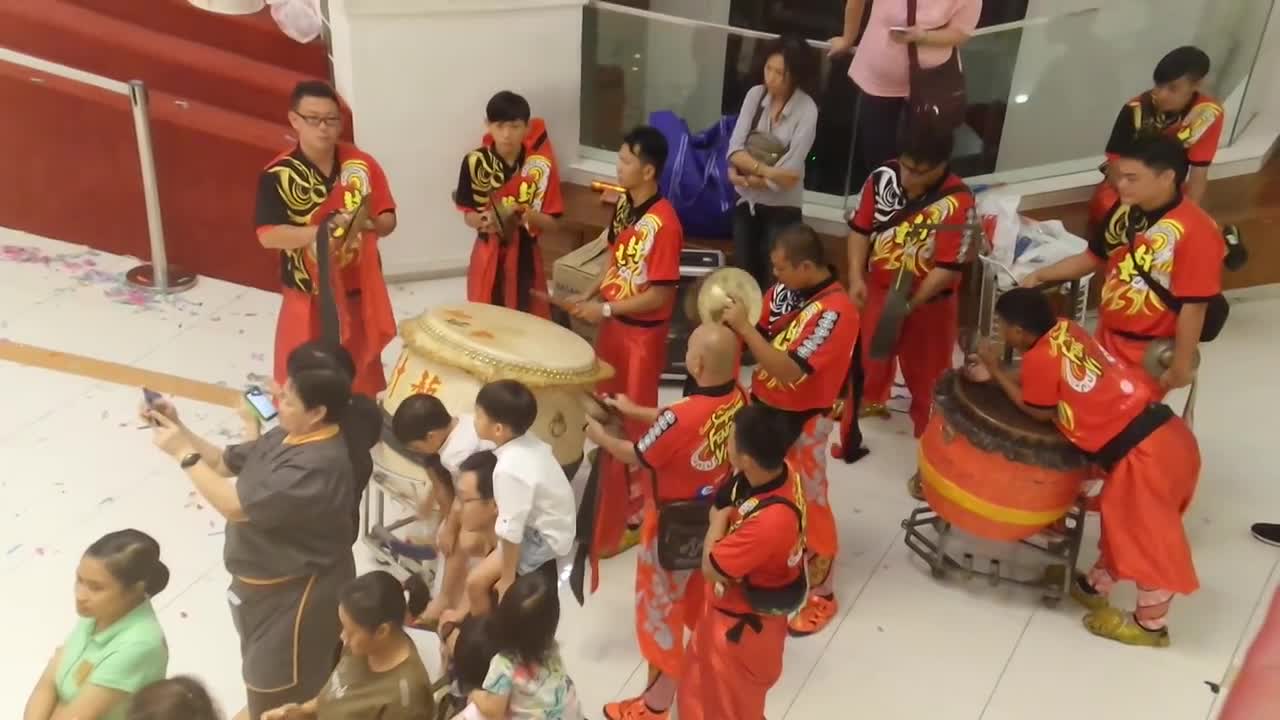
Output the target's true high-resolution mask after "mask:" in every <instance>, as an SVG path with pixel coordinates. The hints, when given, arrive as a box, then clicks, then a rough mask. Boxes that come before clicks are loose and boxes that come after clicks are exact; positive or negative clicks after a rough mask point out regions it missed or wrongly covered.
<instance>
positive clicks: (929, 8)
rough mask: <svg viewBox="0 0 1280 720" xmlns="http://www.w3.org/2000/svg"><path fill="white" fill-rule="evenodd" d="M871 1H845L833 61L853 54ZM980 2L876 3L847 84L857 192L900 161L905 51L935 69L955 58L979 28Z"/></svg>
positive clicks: (903, 0) (907, 83)
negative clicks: (853, 95) (854, 106)
mask: <svg viewBox="0 0 1280 720" xmlns="http://www.w3.org/2000/svg"><path fill="white" fill-rule="evenodd" d="M868 2H871V0H847V2H846V3H845V11H844V33H842V34H841V35H838V36H836V37H833V38H831V51H830V54H831V55H832V56H835V55H840V54H843V53H848V52H853V50H854V47H853V43H854V39H855V38H857V37H858V29H859V28H860V27H861V26H862V18H863V11H864V10H865V8H866V4H867V3H868ZM911 2H915V4H916V22H915V25H911V26H908V24H907V4H908V3H911ZM981 14H982V0H875V2H873V3H872V5H871V13H870V17H868V19H867V29H866V31H865V32H864V33H863V34H862V40H861V41H860V42H859V43H858V48H857V52H856V53H854V55H853V63H852V64H850V65H849V79H850V80H852V81H853V84H854V86H855V87H857V88H858V110H857V127H856V128H855V130H854V131H855V133H856V136H855V138H854V142H855V146H854V157H855V166H854V175H853V178H852V184H851V185H850V187H853V188H860V187H862V184H863V183H864V182H866V180H867V176H868V175H870V174H871V171H872V170H874V169H875V168H877V167H879V166H881V165H883V164H884V163H886V162H888V161H889V160H892V159H894V158H896V157H897V156H898V125H899V123H900V122H901V120H902V112H903V110H904V109H905V108H906V106H907V95H908V94H909V93H910V91H911V83H910V79H911V70H910V62H909V60H908V57H907V47H908V46H910V45H915V46H916V48H917V49H918V50H919V53H920V65H921V67H924V68H935V67H938V66H939V65H942V64H943V63H945V62H946V61H947V60H949V59H950V58H951V54H952V53H955V52H959V51H960V50H959V48H960V46H961V45H964V44H965V43H966V42H968V41H969V37H970V36H972V35H973V31H974V30H975V29H976V28H977V27H978V16H979V15H981Z"/></svg>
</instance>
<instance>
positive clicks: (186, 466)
mask: <svg viewBox="0 0 1280 720" xmlns="http://www.w3.org/2000/svg"><path fill="white" fill-rule="evenodd" d="M198 462H200V453H198V452H193V453H187V454H186V455H183V456H182V460H180V461H179V462H178V467H180V468H182V469H183V470H190V469H191V468H193V467H195V466H196V463H198Z"/></svg>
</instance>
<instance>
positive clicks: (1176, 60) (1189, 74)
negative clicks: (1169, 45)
mask: <svg viewBox="0 0 1280 720" xmlns="http://www.w3.org/2000/svg"><path fill="white" fill-rule="evenodd" d="M1208 74H1209V55H1208V53H1206V52H1205V51H1203V50H1201V49H1200V48H1198V47H1195V46H1194V45H1183V46H1182V47H1180V48H1174V49H1173V50H1170V51H1169V52H1168V53H1166V54H1165V56H1164V57H1162V58H1160V62H1158V63H1156V69H1155V71H1154V72H1152V73H1151V79H1152V80H1154V81H1155V84H1156V85H1167V84H1168V83H1171V82H1173V81H1175V80H1177V79H1178V78H1187V79H1189V80H1191V82H1199V81H1201V80H1203V79H1204V77H1205V76H1206V75H1208Z"/></svg>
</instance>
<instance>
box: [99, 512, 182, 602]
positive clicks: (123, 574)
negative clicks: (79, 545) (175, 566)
mask: <svg viewBox="0 0 1280 720" xmlns="http://www.w3.org/2000/svg"><path fill="white" fill-rule="evenodd" d="M84 554H85V555H86V556H87V557H91V558H94V559H97V560H101V561H102V563H103V564H104V565H106V566H107V571H108V572H110V573H111V576H112V577H114V578H115V579H116V580H117V581H119V582H120V584H121V585H123V586H124V587H125V588H132V587H133V586H135V585H138V584H141V585H142V587H143V590H144V591H146V593H147V595H148V596H149V597H154V596H156V595H159V594H160V592H161V591H162V590H164V589H165V588H166V587H168V585H169V568H168V567H167V566H166V565H165V564H164V563H162V562H160V543H158V542H156V539H155V538H153V537H151V536H150V535H148V534H146V533H144V532H142V531H141V530H134V529H132V528H130V529H128V530H116V531H115V532H109V533H107V534H106V535H103V536H102V537H100V538H98V539H97V540H96V541H94V543H93V544H92V545H90V546H89V548H88V549H87V550H85V551H84Z"/></svg>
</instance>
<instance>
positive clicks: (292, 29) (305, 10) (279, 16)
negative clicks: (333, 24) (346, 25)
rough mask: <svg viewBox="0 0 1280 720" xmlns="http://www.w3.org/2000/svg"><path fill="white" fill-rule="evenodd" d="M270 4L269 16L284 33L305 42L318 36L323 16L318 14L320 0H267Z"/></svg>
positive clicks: (321, 27)
mask: <svg viewBox="0 0 1280 720" xmlns="http://www.w3.org/2000/svg"><path fill="white" fill-rule="evenodd" d="M267 2H268V3H269V4H270V5H271V17H272V19H274V20H275V21H276V25H279V26H280V29H281V30H282V31H284V34H285V35H288V36H289V37H291V38H293V39H294V40H296V41H298V42H300V43H303V44H306V43H309V42H311V41H312V40H315V39H316V38H318V37H320V32H321V31H322V30H323V29H324V18H323V17H322V16H321V15H320V0H267Z"/></svg>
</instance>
